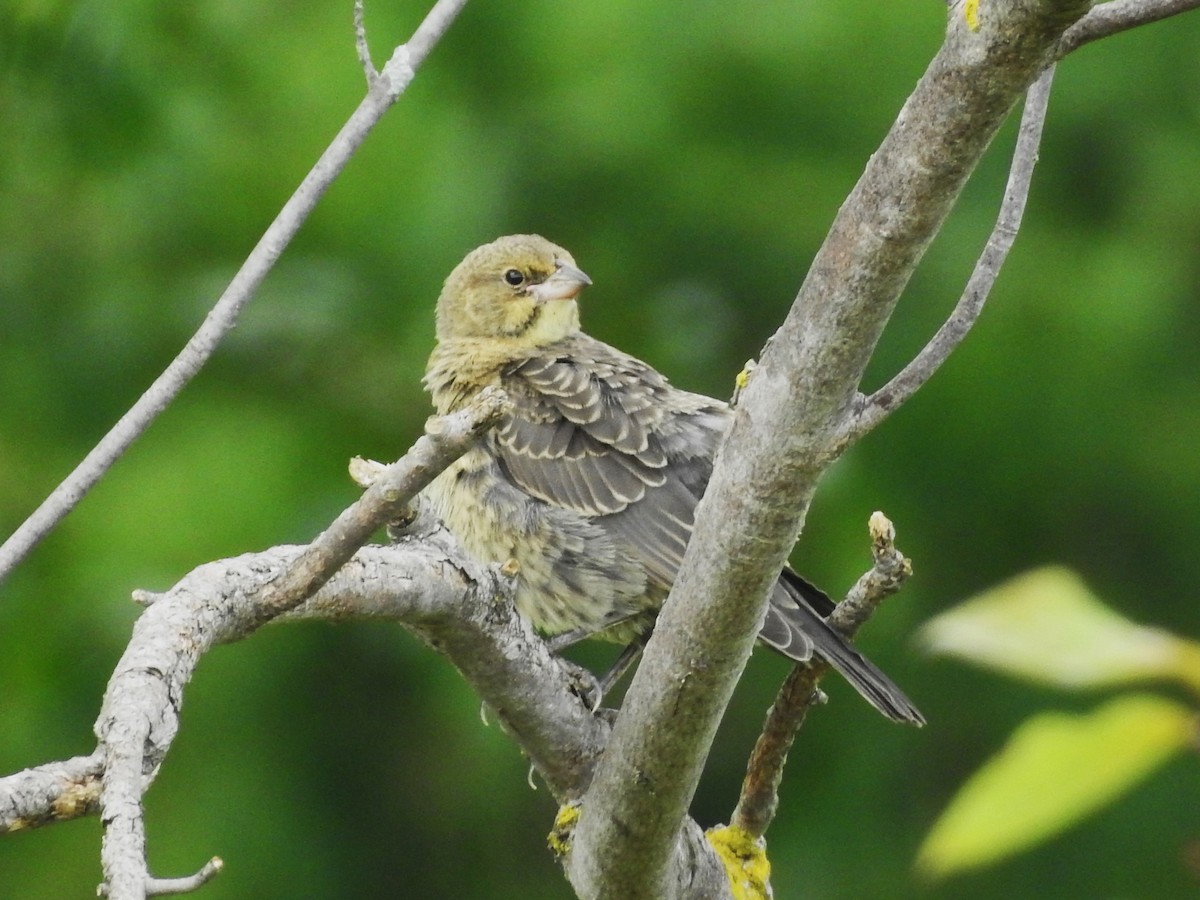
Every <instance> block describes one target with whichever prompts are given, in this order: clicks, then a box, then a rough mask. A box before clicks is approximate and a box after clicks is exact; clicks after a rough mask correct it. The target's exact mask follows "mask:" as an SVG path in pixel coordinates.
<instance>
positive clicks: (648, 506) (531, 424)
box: [492, 336, 729, 588]
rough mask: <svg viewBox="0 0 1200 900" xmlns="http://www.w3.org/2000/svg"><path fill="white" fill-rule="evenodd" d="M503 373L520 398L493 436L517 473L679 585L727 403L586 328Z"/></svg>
mask: <svg viewBox="0 0 1200 900" xmlns="http://www.w3.org/2000/svg"><path fill="white" fill-rule="evenodd" d="M554 350H558V351H559V352H552V351H554ZM502 384H503V385H504V387H505V388H506V389H507V391H508V393H509V396H510V397H511V399H512V401H513V403H514V407H515V408H514V412H513V414H512V415H510V416H508V417H506V418H505V419H504V421H502V422H501V424H500V425H499V426H498V427H497V429H496V430H495V431H494V432H493V438H492V440H493V446H494V448H495V450H496V454H497V456H498V458H499V460H500V462H501V465H502V466H503V468H504V470H505V471H506V472H507V473H508V475H509V477H510V478H512V480H513V481H514V483H516V484H517V485H519V486H520V487H521V488H522V489H523V490H525V491H526V492H528V493H529V494H531V495H532V496H534V497H537V498H539V499H541V500H544V501H545V502H547V503H552V504H554V505H556V506H561V507H566V508H568V509H571V510H574V511H576V512H578V513H580V514H582V515H585V516H587V517H589V518H590V519H592V521H593V522H595V523H596V524H598V525H600V526H601V527H603V528H604V529H605V530H606V531H608V532H609V533H610V534H611V535H612V536H613V537H614V538H618V539H619V540H620V541H621V543H622V544H624V545H625V546H627V547H628V548H629V549H630V550H631V551H632V552H633V553H635V554H636V555H637V556H638V557H640V558H641V559H642V561H643V563H644V564H645V566H646V569H647V572H648V573H649V574H650V576H651V578H652V579H653V580H654V581H655V582H657V583H658V584H659V585H660V586H661V587H664V588H665V587H669V586H670V584H671V582H672V581H673V580H674V578H675V574H676V572H677V571H678V569H679V564H680V561H681V560H682V559H683V551H684V549H685V547H686V546H687V542H688V539H689V538H690V537H691V532H692V517H693V512H694V510H695V507H696V503H697V502H698V501H699V499H700V496H701V495H702V494H703V492H704V487H705V485H707V483H708V477H709V475H710V474H711V472H712V456H713V453H714V452H715V450H716V446H717V442H718V440H719V439H720V436H721V434H722V433H723V431H724V430H725V428H726V427H727V424H728V416H729V411H728V409H727V408H726V407H725V405H724V404H722V403H719V402H718V401H716V400H710V399H708V398H706V397H700V396H699V395H696V394H689V393H686V392H684V391H679V390H676V389H675V388H673V387H671V386H670V385H669V384H668V383H667V381H666V379H664V378H663V377H662V376H661V375H659V374H658V373H657V372H655V371H654V370H653V369H651V368H650V367H649V366H647V365H645V364H644V363H642V362H639V361H638V360H636V359H634V358H632V357H629V356H626V355H625V354H623V353H620V351H617V350H615V349H613V348H611V347H609V346H608V345H606V344H602V343H600V342H599V341H593V340H592V339H590V338H584V337H582V336H580V337H578V338H575V339H573V340H572V341H571V343H569V344H568V345H565V346H563V347H557V348H548V350H547V351H545V352H544V353H542V354H540V355H538V356H535V357H533V358H530V359H526V360H523V361H521V362H519V363H516V364H514V365H512V366H510V367H509V368H508V369H507V370H506V371H505V374H504V377H503V378H502Z"/></svg>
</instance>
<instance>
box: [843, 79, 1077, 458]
mask: <svg viewBox="0 0 1200 900" xmlns="http://www.w3.org/2000/svg"><path fill="white" fill-rule="evenodd" d="M1053 79H1054V66H1053V65H1051V66H1049V67H1048V68H1047V69H1046V70H1045V71H1044V72H1043V73H1042V74H1041V76H1040V77H1039V78H1038V80H1037V81H1036V82H1034V83H1033V86H1032V87H1030V88H1029V91H1028V93H1027V94H1026V96H1025V109H1024V110H1023V111H1022V114H1021V127H1020V130H1019V132H1018V134H1017V144H1016V147H1015V148H1014V149H1013V160H1012V165H1011V167H1010V168H1009V173H1008V185H1007V186H1006V187H1005V190H1004V200H1003V202H1002V203H1001V205H1000V213H999V215H998V216H997V217H996V225H995V227H994V228H993V229H992V233H991V235H989V236H988V240H987V244H986V245H985V246H984V248H983V253H982V254H981V255H980V257H979V260H978V261H977V262H976V263H975V269H974V271H972V272H971V277H970V279H968V281H967V286H966V288H965V289H964V290H963V293H962V296H961V297H959V300H958V303H957V304H956V305H955V307H954V311H953V312H952V313H951V314H950V318H948V319H947V320H946V321H945V323H944V324H943V325H942V327H941V328H939V329H938V332H937V334H935V335H934V336H933V338H932V339H931V340H930V342H929V343H928V344H926V345H925V347H924V349H922V350H921V352H920V353H919V354H917V356H916V358H915V359H913V361H912V362H910V363H909V364H908V365H907V366H905V367H904V369H903V370H902V371H901V372H900V373H899V374H898V375H896V376H895V377H894V378H893V379H892V380H891V381H889V382H888V383H887V384H885V385H884V386H883V387H881V388H880V389H879V390H877V391H876V392H875V393H873V394H872V395H871V396H870V397H867V398H865V399H863V400H862V401H861V403H860V408H859V409H858V411H857V413H856V414H854V415H852V416H851V417H849V418H848V419H847V421H846V424H845V426H844V427H843V429H842V433H841V435H840V438H839V443H838V445H837V447H838V452H841V450H842V449H844V448H845V447H849V446H850V445H851V444H853V443H854V442H855V441H857V440H858V439H859V438H861V437H862V436H863V435H865V434H867V433H868V432H870V431H873V430H874V429H875V428H876V427H877V426H878V425H879V424H880V423H881V422H883V420H884V419H886V418H887V417H888V416H889V415H891V413H893V412H895V410H896V409H898V408H899V407H900V406H901V405H902V404H903V403H905V402H906V401H908V400H909V399H910V398H911V397H912V396H913V394H915V393H916V392H917V391H918V390H919V389H920V388H921V387H922V386H923V385H924V384H925V382H927V381H928V380H929V379H930V378H931V377H933V373H934V372H936V371H937V370H938V369H939V368H940V367H941V365H942V363H944V362H945V361H946V360H947V359H948V358H949V356H950V354H951V353H953V352H954V351H955V350H956V349H957V348H958V345H959V344H961V343H962V342H963V339H964V338H966V336H967V334H968V333H969V332H970V330H971V328H972V327H973V326H974V325H975V322H976V321H977V320H978V319H979V314H980V313H982V312H983V305H984V303H986V302H987V298H988V295H989V294H990V293H991V290H992V285H994V284H995V283H996V278H997V276H999V274H1000V268H1001V267H1002V266H1003V265H1004V261H1005V259H1007V258H1008V252H1009V250H1011V249H1012V245H1013V242H1014V241H1015V240H1016V237H1017V232H1018V231H1019V230H1020V228H1021V219H1022V217H1023V216H1024V214H1025V202H1026V200H1027V199H1028V198H1029V185H1030V182H1032V180H1033V168H1034V166H1035V165H1036V164H1037V154H1038V145H1039V144H1040V143H1041V140H1042V126H1043V125H1044V124H1045V121H1046V107H1047V105H1048V104H1049V101H1050V86H1051V84H1052V83H1053Z"/></svg>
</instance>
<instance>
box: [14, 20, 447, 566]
mask: <svg viewBox="0 0 1200 900" xmlns="http://www.w3.org/2000/svg"><path fill="white" fill-rule="evenodd" d="M465 5H466V0H438V2H437V3H436V4H434V6H433V8H432V9H431V10H430V11H429V14H428V15H427V16H426V17H425V19H424V21H423V22H421V24H420V26H419V27H418V28H417V30H416V31H415V32H414V33H413V36H412V38H410V39H409V41H408V43H407V44H402V45H400V46H399V47H397V48H396V50H395V52H394V53H393V54H392V58H391V59H390V60H388V63H387V65H386V66H384V69H383V71H382V72H380V73H379V77H378V78H377V79H375V80H374V81H373V82H372V84H371V86H370V89H369V90H368V92H367V96H366V97H365V98H363V101H362V103H360V104H359V106H358V109H356V110H355V111H354V113H353V115H351V117H350V119H349V120H348V121H347V122H346V124H345V125H344V126H342V129H341V131H339V132H338V134H337V136H336V137H335V138H334V139H333V142H332V143H331V144H330V145H329V147H328V148H327V149H326V150H325V152H324V153H322V154H321V158H320V159H318V160H317V162H316V165H314V166H313V168H312V170H311V171H310V172H309V173H308V174H307V175H306V176H305V177H304V180H303V181H302V182H300V186H299V187H298V188H296V192H295V193H294V194H292V196H291V197H290V198H288V201H287V203H285V204H284V206H283V209H281V210H280V211H279V215H278V216H276V217H275V221H273V222H272V223H271V224H270V226H269V227H268V228H267V230H266V232H265V233H264V234H263V236H262V238H261V239H260V240H259V242H258V244H257V245H256V246H255V247H254V249H253V250H252V251H251V253H250V255H249V256H248V257H247V258H246V261H245V262H244V263H243V264H242V267H241V269H239V270H238V272H237V274H236V275H234V277H233V280H232V281H231V282H230V283H229V286H228V287H227V288H226V289H225V292H224V293H223V294H222V295H221V297H220V299H219V300H217V303H216V305H215V306H213V308H212V310H211V311H210V312H209V313H208V315H207V316H206V317H205V319H204V322H203V324H202V325H201V326H200V329H199V330H198V331H197V332H196V333H195V334H194V335H193V336H192V338H191V340H189V341H188V342H187V344H186V345H185V346H184V348H183V349H182V350H181V351H180V352H179V355H178V356H176V357H175V359H174V360H172V361H171V364H170V365H168V366H167V368H166V370H165V371H164V372H163V373H162V374H161V375H160V376H158V378H156V379H155V380H154V383H153V384H151V385H150V387H149V388H147V390H146V392H145V393H144V394H142V396H141V397H139V398H138V400H137V402H136V403H134V405H133V406H132V407H131V408H130V409H129V411H128V412H126V413H125V414H124V415H123V416H121V418H120V420H118V422H117V424H116V425H114V426H113V427H112V429H111V430H110V431H109V432H108V434H106V435H105V436H104V437H103V438H101V439H100V442H99V443H98V444H97V445H96V446H95V447H94V448H93V449H92V451H91V452H90V453H88V454H87V456H85V457H84V459H83V461H82V462H81V463H79V465H78V466H76V467H75V470H74V471H72V472H71V474H70V475H68V476H67V478H66V479H65V480H64V481H63V482H62V483H61V484H60V485H59V486H58V487H56V488H55V489H54V490H53V491H52V492H51V493H50V496H48V497H47V498H46V499H45V500H44V501H43V502H42V504H41V505H40V506H39V507H38V508H37V509H36V510H34V512H33V513H32V515H30V516H29V518H28V519H26V520H25V521H24V522H23V523H21V525H20V527H18V528H17V530H16V531H14V532H13V534H12V535H11V536H10V537H9V538H8V540H6V541H5V542H4V544H3V545H0V581H3V580H4V578H5V577H6V576H7V575H8V573H9V572H11V571H12V570H13V569H14V568H16V566H17V565H18V564H19V563H20V562H21V560H23V559H24V558H25V557H26V556H27V555H28V554H29V552H30V551H31V550H32V549H33V548H34V547H35V546H37V544H38V542H39V541H40V540H41V539H42V538H43V537H45V536H46V535H47V534H49V533H50V531H51V530H53V529H54V527H55V526H56V525H57V524H58V523H59V522H61V521H62V519H63V518H64V517H65V516H66V515H67V513H69V512H70V511H71V510H72V509H73V508H74V507H75V505H76V504H77V503H79V501H80V500H82V499H83V497H84V496H85V495H86V494H87V492H88V491H89V490H91V489H92V487H94V486H95V484H96V483H97V482H98V481H99V480H100V479H101V478H102V477H103V476H104V473H105V472H107V471H108V470H109V468H111V467H112V465H113V463H115V462H116V461H117V460H118V459H119V458H120V457H121V455H122V454H124V452H125V451H126V450H128V449H129V447H130V446H131V445H132V444H133V442H134V441H136V440H137V439H138V438H139V437H140V436H141V435H142V434H143V433H144V432H145V431H146V429H147V428H149V427H150V424H151V423H152V422H153V421H154V420H155V419H156V418H157V417H158V415H159V413H161V412H162V411H163V410H164V409H166V408H167V406H168V405H169V404H170V403H171V401H172V400H174V399H175V397H176V396H177V395H178V394H179V392H180V391H182V390H183V388H184V387H185V386H186V385H187V383H188V382H189V381H191V380H192V378H193V377H194V376H195V375H196V373H198V372H199V371H200V369H201V368H202V367H203V366H204V364H205V363H206V362H207V361H208V359H209V358H210V357H211V356H212V355H213V353H214V352H215V351H216V349H217V347H218V345H219V344H220V343H221V340H222V339H223V338H224V337H225V335H226V334H227V333H228V332H229V330H230V329H231V328H233V326H234V323H235V322H236V321H237V317H238V315H239V314H240V313H241V311H242V309H243V308H244V307H245V305H246V304H247V303H248V302H249V301H250V298H251V297H253V296H254V292H255V291H256V290H257V289H258V286H259V285H260V284H261V283H262V281H263V279H264V278H265V277H266V275H267V273H268V272H269V271H270V270H271V268H272V267H273V266H274V265H275V262H276V260H278V259H279V256H280V254H282V253H283V250H284V248H285V247H287V245H288V243H289V242H290V241H291V239H292V238H293V237H294V236H295V234H296V232H297V231H299V230H300V226H301V225H302V224H303V223H304V221H305V219H307V218H308V215H309V213H311V212H312V210H313V208H314V207H315V206H316V205H317V202H318V201H319V200H320V199H321V196H322V195H323V194H324V193H325V191H326V189H327V188H328V187H329V185H330V184H332V183H333V180H334V178H336V177H337V175H338V174H339V173H340V172H341V170H342V169H343V168H344V167H345V165H346V163H347V161H349V159H350V157H351V155H353V153H354V151H355V150H357V149H358V147H359V145H360V144H362V142H363V141H364V140H365V139H366V137H367V135H368V134H369V133H370V131H371V129H372V128H373V127H374V126H375V124H376V123H377V122H378V121H379V120H380V119H381V118H382V117H383V114H384V113H385V112H387V110H388V108H389V107H390V106H391V105H392V104H393V103H395V102H396V100H397V99H399V97H400V95H401V94H403V93H404V91H405V89H406V88H407V87H408V85H409V83H410V82H411V81H412V79H413V76H414V74H415V72H416V69H417V68H418V67H419V66H420V65H421V63H422V62H424V61H425V58H426V57H427V56H428V55H429V52H430V50H432V49H433V47H434V45H435V44H436V43H437V42H438V40H439V39H440V38H441V36H442V35H443V34H444V33H445V32H446V29H447V28H449V27H450V24H451V22H453V21H454V18H455V16H457V15H458V12H459V10H461V9H462V8H463V6H465Z"/></svg>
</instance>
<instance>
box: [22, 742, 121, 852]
mask: <svg viewBox="0 0 1200 900" xmlns="http://www.w3.org/2000/svg"><path fill="white" fill-rule="evenodd" d="M102 771H103V761H102V760H101V758H100V756H99V754H96V753H93V754H92V755H91V756H76V757H75V758H73V759H68V760H65V761H64V762H53V763H47V764H46V765H44V766H37V767H36V768H33V769H26V770H25V771H24V772H18V773H16V774H15V775H9V776H8V777H6V778H0V834H9V833H11V832H14V831H24V830H26V829H29V828H39V827H41V826H42V825H49V824H52V823H54V822H67V821H70V820H71V819H77V818H79V817H80V816H88V815H91V814H93V813H95V812H97V811H98V810H99V808H100V775H101V772H102Z"/></svg>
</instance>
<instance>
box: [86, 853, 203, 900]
mask: <svg viewBox="0 0 1200 900" xmlns="http://www.w3.org/2000/svg"><path fill="white" fill-rule="evenodd" d="M224 868H225V861H224V860H223V859H221V857H219V856H214V857H213V858H212V859H210V860H209V861H208V862H206V863H205V864H204V865H203V866H201V867H200V870H199V871H198V872H196V873H195V874H193V875H186V876H184V877H183V878H153V877H149V878H147V879H146V885H145V888H144V894H143V895H144V896H146V897H165V896H167V895H169V894H190V893H191V892H192V891H194V890H197V889H199V888H202V887H204V885H206V884H208V883H209V882H210V881H212V880H213V879H214V878H216V877H217V876H218V875H220V874H221V871H222V870H223V869H224ZM96 894H97V895H98V896H100V897H110V896H112V894H111V893H110V892H109V889H108V884H107V883H101V884H100V886H99V887H98V888H96Z"/></svg>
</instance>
